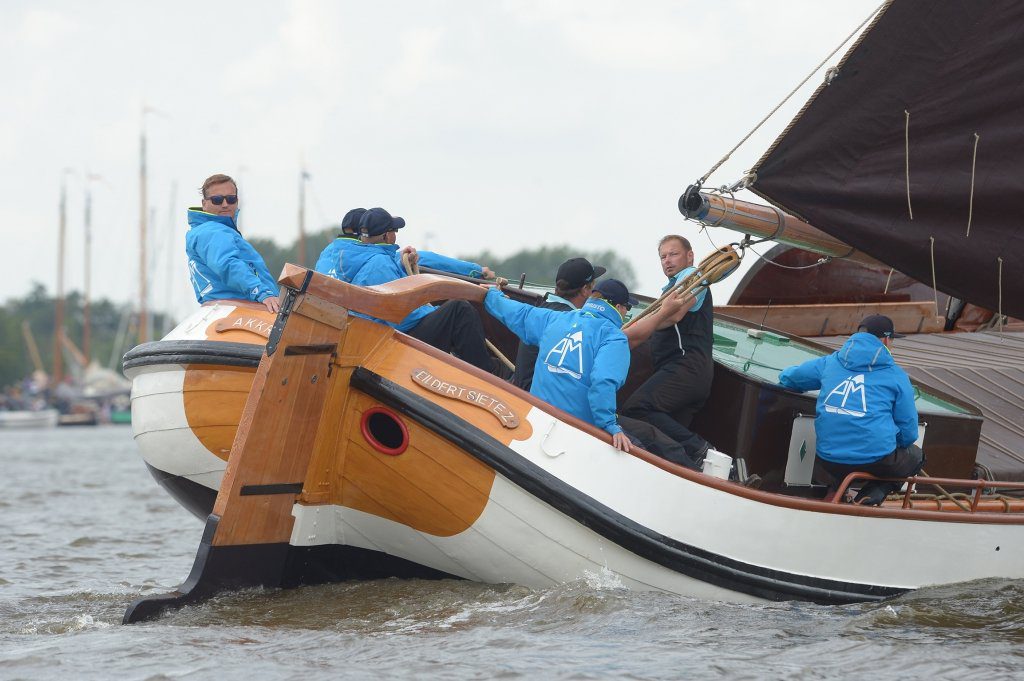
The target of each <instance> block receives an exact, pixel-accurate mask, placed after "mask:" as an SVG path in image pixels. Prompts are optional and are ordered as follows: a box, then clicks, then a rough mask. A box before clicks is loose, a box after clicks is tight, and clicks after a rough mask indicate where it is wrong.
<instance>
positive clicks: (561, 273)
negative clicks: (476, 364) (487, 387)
mask: <svg viewBox="0 0 1024 681" xmlns="http://www.w3.org/2000/svg"><path fill="white" fill-rule="evenodd" d="M605 271H606V270H605V268H603V267H600V266H598V267H595V266H594V265H591V264H590V261H589V260H587V259H586V258H570V259H569V260H566V261H565V262H563V263H562V264H561V265H559V266H558V271H557V272H556V273H555V291H554V293H548V294H547V295H546V296H544V302H543V303H541V304H540V305H538V307H543V308H546V309H548V310H559V311H562V312H571V311H573V310H578V309H580V308H581V307H583V304H584V303H585V302H587V299H588V298H590V294H591V293H592V292H593V290H594V281H595V280H596V279H597V278H598V277H600V276H601V275H602V274H604V273H605ZM538 352H539V351H538V349H537V346H536V345H527V344H526V343H524V342H522V341H520V342H519V350H518V351H517V352H516V362H515V364H516V370H515V372H514V373H513V374H512V384H513V385H516V386H519V387H520V388H522V389H523V390H529V389H530V386H531V385H533V369H534V366H535V365H536V364H537V353H538Z"/></svg>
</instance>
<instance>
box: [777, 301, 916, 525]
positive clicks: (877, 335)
mask: <svg viewBox="0 0 1024 681" xmlns="http://www.w3.org/2000/svg"><path fill="white" fill-rule="evenodd" d="M901 337H902V336H900V335H899V334H898V333H896V329H895V328H894V327H893V323H892V320H891V319H889V318H888V317H886V316H884V315H871V316H870V317H865V318H864V320H863V321H861V323H860V324H859V325H858V327H857V333H855V334H853V335H852V336H850V338H849V339H848V340H847V341H846V343H844V344H843V347H841V348H839V350H837V351H836V352H833V353H832V354H831V355H826V356H824V357H819V358H817V359H812V360H808V361H806V362H804V363H803V364H800V365H798V366H792V367H789V368H788V369H786V370H784V371H783V372H782V373H781V374H779V384H780V385H782V386H783V387H784V388H788V389H790V390H796V391H798V392H803V391H805V390H818V391H819V393H818V404H817V409H816V411H815V418H814V433H815V437H816V440H817V445H816V449H817V458H818V463H819V464H820V465H821V467H822V468H823V469H824V470H825V472H827V473H828V474H829V475H830V476H832V477H833V478H834V482H836V483H837V482H838V481H840V480H842V479H843V478H844V477H846V476H847V475H848V474H850V473H853V472H863V473H870V474H871V475H875V476H878V477H880V478H905V477H908V476H911V475H917V474H918V473H919V472H920V471H921V468H922V467H923V466H924V453H923V452H922V451H921V448H920V447H918V446H917V445H916V444H915V441H916V440H917V438H918V428H917V407H916V406H915V404H914V386H913V385H911V383H910V378H909V377H908V376H907V374H906V372H905V371H903V369H901V368H900V367H899V366H897V364H896V361H895V360H894V359H893V357H892V354H890V352H889V348H890V347H891V346H892V342H893V339H894V338H901ZM900 485H901V483H899V482H881V481H877V480H871V481H868V482H867V483H865V484H864V486H863V487H862V488H861V490H860V492H859V493H858V494H857V497H856V499H855V500H854V501H855V502H856V503H859V504H864V505H868V506H877V505H879V504H881V503H882V502H883V501H884V500H885V497H886V496H887V495H889V494H891V493H892V492H895V491H896V490H898V489H899V488H900Z"/></svg>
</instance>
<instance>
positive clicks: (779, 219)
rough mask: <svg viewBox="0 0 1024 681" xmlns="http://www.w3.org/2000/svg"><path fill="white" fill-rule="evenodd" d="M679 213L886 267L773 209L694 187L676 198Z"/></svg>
mask: <svg viewBox="0 0 1024 681" xmlns="http://www.w3.org/2000/svg"><path fill="white" fill-rule="evenodd" d="M679 212H681V213H682V214H683V216H684V217H685V218H687V219H689V220H695V221H697V222H699V223H701V224H702V225H707V226H709V227H725V228H726V229H731V230H733V231H736V232H743V233H744V234H752V235H755V236H759V237H763V238H766V239H771V240H772V241H777V242H779V243H783V244H789V245H790V246H796V247H797V248H802V249H804V250H805V251H811V252H812V253H821V254H822V255H827V256H830V257H832V258H846V259H848V260H853V261H855V262H860V263H864V264H866V265H877V266H880V267H888V265H886V264H885V263H882V262H879V261H878V260H875V259H874V258H872V257H871V256H870V255H868V254H867V253H864V252H863V251H858V250H857V249H855V248H853V247H852V246H850V245H849V244H846V243H843V242H842V241H840V240H839V239H836V238H834V237H832V236H829V235H828V234H825V232H822V231H821V230H820V229H817V228H816V227H812V226H811V225H809V224H807V223H806V222H804V221H803V220H801V219H800V218H798V217H795V216H793V215H790V214H788V213H784V212H782V211H781V210H779V209H778V208H775V207H774V206H762V205H761V204H757V203H751V202H749V201H740V200H739V199H736V198H733V197H731V196H730V197H726V196H725V195H722V194H712V193H709V192H702V191H696V188H695V187H689V188H688V189H687V190H686V193H685V194H683V195H682V196H681V197H680V198H679Z"/></svg>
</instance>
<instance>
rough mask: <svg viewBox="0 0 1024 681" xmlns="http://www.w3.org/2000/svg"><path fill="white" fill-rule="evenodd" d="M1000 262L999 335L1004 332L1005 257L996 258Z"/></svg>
mask: <svg viewBox="0 0 1024 681" xmlns="http://www.w3.org/2000/svg"><path fill="white" fill-rule="evenodd" d="M996 260H998V261H999V309H998V310H997V311H996V313H997V314H998V315H999V333H1002V332H1003V257H1002V256H999V257H998V258H996Z"/></svg>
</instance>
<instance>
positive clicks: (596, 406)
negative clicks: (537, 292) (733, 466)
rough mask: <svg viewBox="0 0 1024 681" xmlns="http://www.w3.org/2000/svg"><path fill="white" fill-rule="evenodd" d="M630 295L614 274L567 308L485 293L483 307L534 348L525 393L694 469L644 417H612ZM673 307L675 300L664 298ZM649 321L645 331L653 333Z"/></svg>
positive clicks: (616, 439) (623, 366)
mask: <svg viewBox="0 0 1024 681" xmlns="http://www.w3.org/2000/svg"><path fill="white" fill-rule="evenodd" d="M636 304H637V300H636V298H634V297H633V296H632V295H630V293H629V290H628V289H627V288H626V285H625V284H623V283H622V282H621V281H619V280H617V279H604V280H602V281H600V282H598V283H597V284H595V285H594V287H593V292H592V293H591V298H590V299H589V300H587V301H586V302H585V303H584V304H583V307H582V308H580V309H578V310H573V311H562V310H557V309H550V308H543V307H534V306H532V305H526V304H525V303H519V302H516V301H514V300H511V299H509V298H506V297H505V296H503V295H501V293H500V292H498V291H497V290H491V291H488V293H487V297H486V298H485V299H484V307H485V308H486V309H487V311H488V312H490V313H491V315H493V316H494V317H495V318H497V319H498V320H499V321H501V322H502V323H503V324H505V326H507V327H508V328H509V329H510V330H511V331H512V332H513V333H515V334H516V335H517V336H519V338H520V339H522V341H523V342H524V343H527V344H528V345H536V346H537V347H538V349H539V351H538V354H537V360H536V364H535V365H534V373H533V382H532V384H531V386H530V393H532V394H533V395H536V396H537V397H539V398H541V399H542V400H544V401H545V402H548V403H550V404H553V405H554V406H556V407H558V408H559V409H563V410H565V411H567V412H569V413H570V414H572V415H573V416H576V417H578V418H580V419H581V420H583V421H586V422H587V423H590V424H592V425H595V426H597V427H598V428H601V429H602V430H604V431H605V432H607V433H608V434H610V435H611V436H612V444H613V445H615V447H616V448H618V449H621V450H622V451H625V452H628V451H629V450H630V443H631V441H632V442H634V443H636V444H638V445H640V446H642V447H643V448H644V449H647V450H648V451H650V452H653V453H654V454H657V455H658V456H660V457H662V458H664V459H667V460H668V461H671V462H673V463H677V464H680V465H682V466H686V467H688V468H692V469H697V463H696V462H695V461H694V460H693V459H692V458H690V457H689V456H688V455H687V453H686V450H685V449H684V448H683V446H682V445H681V444H679V443H678V442H676V441H675V440H673V439H672V438H670V437H669V436H667V435H665V434H664V433H663V432H661V431H660V430H658V429H657V428H656V427H655V426H652V425H651V424H649V423H646V422H644V421H639V420H637V419H631V418H629V417H627V416H617V415H616V413H615V399H616V393H617V392H618V391H619V388H621V387H622V384H623V383H625V382H626V376H627V374H628V373H629V358H630V355H629V348H630V341H629V339H628V338H627V337H626V334H625V333H623V331H622V328H621V327H622V322H623V320H624V319H625V315H626V314H627V313H628V312H629V310H630V309H631V308H632V306H633V305H636ZM667 306H669V307H670V308H672V309H675V308H677V307H679V305H678V301H669V302H667ZM653 328H654V327H653V326H651V328H650V330H648V331H645V333H648V334H649V333H651V331H653Z"/></svg>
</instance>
